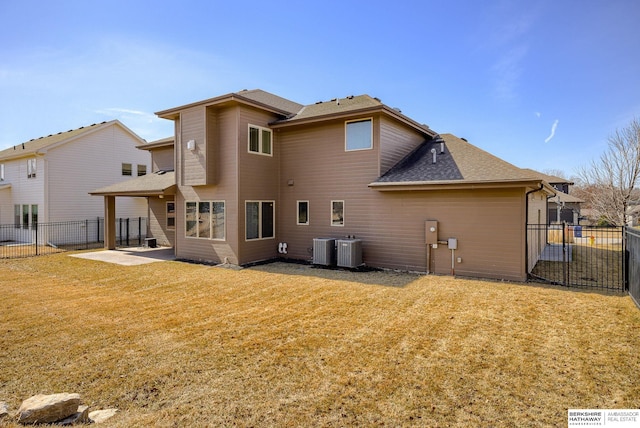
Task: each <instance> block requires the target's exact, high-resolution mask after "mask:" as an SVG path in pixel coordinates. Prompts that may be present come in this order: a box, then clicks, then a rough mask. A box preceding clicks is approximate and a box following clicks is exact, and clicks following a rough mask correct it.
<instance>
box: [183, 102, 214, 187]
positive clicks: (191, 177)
mask: <svg viewBox="0 0 640 428" xmlns="http://www.w3.org/2000/svg"><path fill="white" fill-rule="evenodd" d="M180 123H181V130H180V132H181V135H180V138H179V139H178V141H177V142H176V148H177V149H178V150H179V151H180V154H181V158H182V168H181V170H182V175H181V176H182V183H181V184H184V185H186V186H203V185H206V184H207V162H206V159H207V145H206V144H205V134H206V131H205V108H204V107H194V108H191V109H188V110H185V111H183V112H182V113H181V114H180ZM189 140H194V141H195V144H196V148H195V150H189V149H187V142H188V141H189Z"/></svg>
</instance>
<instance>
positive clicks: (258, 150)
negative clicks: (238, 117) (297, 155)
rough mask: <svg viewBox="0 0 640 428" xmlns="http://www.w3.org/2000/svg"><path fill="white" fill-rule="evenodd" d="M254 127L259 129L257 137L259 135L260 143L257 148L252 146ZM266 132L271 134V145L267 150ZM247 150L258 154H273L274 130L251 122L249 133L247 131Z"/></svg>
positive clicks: (258, 142)
mask: <svg viewBox="0 0 640 428" xmlns="http://www.w3.org/2000/svg"><path fill="white" fill-rule="evenodd" d="M252 128H253V129H255V130H256V131H257V137H258V140H257V142H256V143H257V144H258V147H257V148H252V147H251V142H252V141H251V129H252ZM265 134H267V135H269V145H268V146H267V150H265V147H264V144H265V142H264V135H265ZM247 150H248V151H249V153H254V154H257V155H262V156H273V131H272V130H271V129H269V128H264V127H262V126H258V125H251V124H249V127H248V133H247Z"/></svg>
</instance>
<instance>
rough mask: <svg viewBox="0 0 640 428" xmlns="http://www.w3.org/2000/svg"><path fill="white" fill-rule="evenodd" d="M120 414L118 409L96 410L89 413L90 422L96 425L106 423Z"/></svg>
mask: <svg viewBox="0 0 640 428" xmlns="http://www.w3.org/2000/svg"><path fill="white" fill-rule="evenodd" d="M116 413H118V409H105V410H95V411H93V412H91V413H89V421H90V422H92V423H95V424H99V423H101V422H104V421H106V420H107V419H109V418H110V417H112V416H114V415H115V414H116Z"/></svg>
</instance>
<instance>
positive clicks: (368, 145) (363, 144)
mask: <svg viewBox="0 0 640 428" xmlns="http://www.w3.org/2000/svg"><path fill="white" fill-rule="evenodd" d="M372 148H373V119H371V118H368V119H358V120H350V121H348V122H345V150H347V151H351V150H369V149H372Z"/></svg>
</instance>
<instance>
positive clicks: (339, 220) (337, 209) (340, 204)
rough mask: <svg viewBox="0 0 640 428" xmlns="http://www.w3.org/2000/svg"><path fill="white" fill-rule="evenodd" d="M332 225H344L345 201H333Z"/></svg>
mask: <svg viewBox="0 0 640 428" xmlns="http://www.w3.org/2000/svg"><path fill="white" fill-rule="evenodd" d="M331 226H344V201H331Z"/></svg>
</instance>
